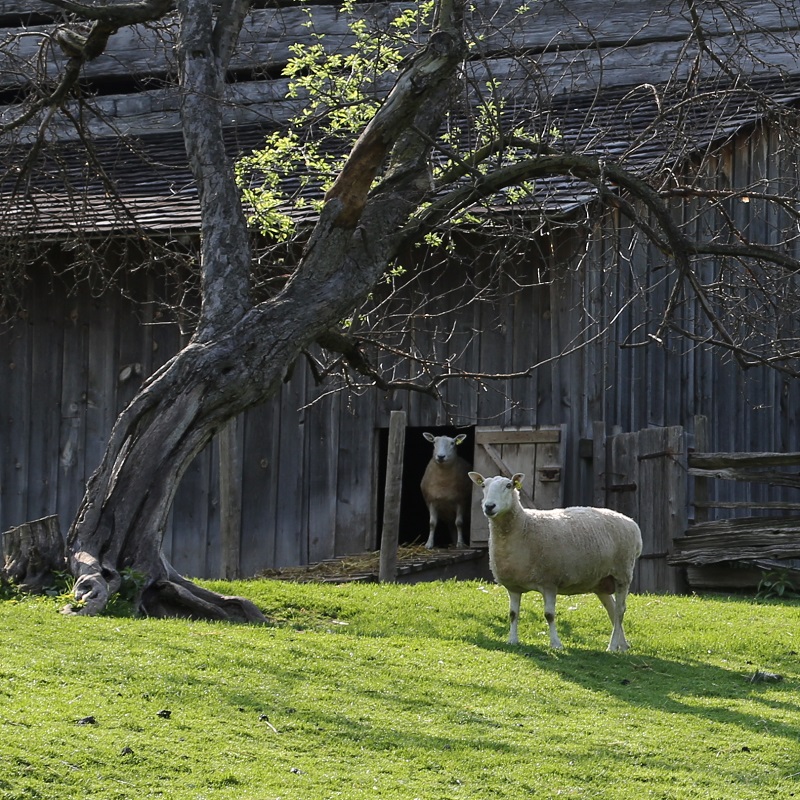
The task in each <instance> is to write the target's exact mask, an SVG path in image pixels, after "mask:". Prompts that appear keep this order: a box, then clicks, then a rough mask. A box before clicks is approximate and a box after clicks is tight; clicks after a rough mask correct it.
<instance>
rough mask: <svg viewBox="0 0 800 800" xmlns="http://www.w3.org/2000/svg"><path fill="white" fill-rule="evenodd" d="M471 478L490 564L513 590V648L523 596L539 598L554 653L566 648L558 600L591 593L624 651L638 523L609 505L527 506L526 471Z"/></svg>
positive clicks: (638, 541)
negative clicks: (478, 491) (523, 494)
mask: <svg viewBox="0 0 800 800" xmlns="http://www.w3.org/2000/svg"><path fill="white" fill-rule="evenodd" d="M469 477H470V478H471V479H472V482H473V483H475V484H476V485H477V486H480V487H482V488H483V500H482V503H481V505H482V508H483V513H484V514H485V516H486V518H487V519H488V521H489V565H490V567H491V570H492V574H493V575H494V577H495V580H496V581H497V582H498V583H499V584H501V585H502V586H504V587H505V588H506V590H507V591H508V598H509V605H510V610H509V617H510V619H511V631H510V633H509V636H508V642H509V644H518V643H519V638H518V636H517V622H518V620H519V606H520V600H521V599H522V594H523V593H524V592H529V591H537V592H540V593H541V594H542V597H543V598H544V616H545V619H546V620H547V624H548V626H549V628H550V646H551V647H555V648H560V647H561V646H562V645H561V640H560V639H559V638H558V632H557V631H556V595H559V594H562V595H563V594H584V593H587V592H594V593H595V594H596V595H597V597H598V598H599V599H600V602H601V603H602V604H603V606H604V607H605V610H606V611H607V612H608V616H609V619H610V620H611V623H612V625H613V630H612V633H611V642H610V644H609V645H608V649H609V650H627V649H628V642H627V640H626V638H625V631H624V630H623V628H622V620H623V617H624V616H625V607H626V601H627V597H628V591H629V589H630V584H631V580H632V579H633V568H634V565H635V564H636V559H637V558H638V557H639V555H640V554H641V552H642V534H641V531H640V530H639V526H638V525H637V524H636V523H635V522H634V521H633V520H632V519H631V518H630V517H626V516H625V515H624V514H620V513H618V512H616V511H611V510H610V509H608V508H584V507H573V508H559V509H553V510H551V511H540V510H538V509H532V508H527V509H526V508H523V507H522V504H521V503H520V500H519V490H520V489H521V488H522V482H523V480H524V479H525V476H524V475H523V474H521V473H517V474H516V475H514V476H512V477H511V479H509V478H506V477H503V476H498V477H495V478H484V477H483V476H482V475H481V474H480V473H478V472H470V473H469ZM615 598H616V599H615Z"/></svg>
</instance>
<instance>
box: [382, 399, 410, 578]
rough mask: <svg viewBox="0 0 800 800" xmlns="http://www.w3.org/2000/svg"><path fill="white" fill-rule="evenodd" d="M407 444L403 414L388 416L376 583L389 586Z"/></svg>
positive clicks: (393, 568) (394, 564) (394, 575)
mask: <svg viewBox="0 0 800 800" xmlns="http://www.w3.org/2000/svg"><path fill="white" fill-rule="evenodd" d="M405 441H406V413H405V411H392V413H391V415H390V417H389V445H388V448H387V453H386V487H385V491H384V501H383V525H382V527H381V552H380V565H379V570H378V580H379V581H380V582H381V583H390V582H392V581H394V580H395V579H396V578H397V543H398V541H399V534H400V498H401V495H402V484H403V454H404V451H405Z"/></svg>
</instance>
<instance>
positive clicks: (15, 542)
mask: <svg viewBox="0 0 800 800" xmlns="http://www.w3.org/2000/svg"><path fill="white" fill-rule="evenodd" d="M3 550H4V552H5V563H4V564H3V570H2V577H3V578H4V579H5V580H7V581H9V582H10V583H13V584H14V585H15V586H16V587H17V588H19V589H20V590H22V591H23V592H42V591H43V590H44V589H46V588H47V587H49V586H52V585H53V582H54V579H53V573H55V572H61V571H64V570H66V569H67V560H66V556H65V554H64V539H63V537H62V536H61V526H60V525H59V522H58V517H57V516H56V515H53V516H49V517H42V519H35V520H33V521H32V522H26V523H24V524H22V525H18V526H17V527H16V528H11V529H10V530H7V531H5V533H3Z"/></svg>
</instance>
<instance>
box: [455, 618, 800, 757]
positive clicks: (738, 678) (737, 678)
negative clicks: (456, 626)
mask: <svg viewBox="0 0 800 800" xmlns="http://www.w3.org/2000/svg"><path fill="white" fill-rule="evenodd" d="M542 623H543V625H544V620H542ZM492 627H493V630H494V633H493V634H492V635H488V634H487V635H486V636H475V637H473V638H472V639H471V642H472V643H473V644H474V645H476V646H477V647H480V648H482V649H485V650H495V651H504V652H507V653H512V654H514V655H516V656H518V657H519V658H520V660H524V661H527V662H529V663H530V665H531V669H538V670H543V671H546V672H549V673H552V674H554V675H557V676H558V677H560V678H561V679H563V680H566V681H569V682H570V683H574V684H575V685H576V686H580V687H581V688H582V689H585V690H588V691H590V692H593V693H597V694H600V695H607V696H610V697H613V698H614V699H616V700H618V701H621V702H623V703H627V704H629V705H631V706H635V707H639V708H643V709H648V710H659V711H663V712H667V713H671V714H676V715H691V716H696V717H702V718H703V719H706V720H709V721H711V722H718V723H721V724H725V725H731V724H734V725H737V726H739V727H740V728H742V729H743V730H746V731H751V732H753V733H757V734H763V733H764V732H765V730H768V731H769V733H770V735H775V736H781V737H785V738H787V739H790V740H791V741H792V742H793V743H794V742H797V741H798V739H799V738H800V724H797V723H793V722H788V721H785V720H780V719H778V716H780V714H779V713H777V712H781V713H782V714H784V715H785V714H789V715H793V717H794V719H795V720H800V700H799V699H798V694H797V687H796V685H795V684H794V683H793V682H792V681H790V680H789V681H784V680H783V679H782V678H781V679H780V680H776V679H774V676H771V678H768V679H767V680H765V681H763V682H762V681H760V680H756V681H753V680H752V678H753V675H754V674H755V673H756V672H757V670H756V667H755V666H754V665H752V666H751V665H749V664H748V670H747V671H743V670H742V669H741V668H735V667H731V668H730V669H728V668H725V667H723V666H719V665H716V664H709V663H708V662H705V661H703V660H702V659H701V658H692V657H687V658H685V659H677V658H673V659H671V658H664V657H662V656H658V655H655V654H653V653H648V652H646V651H641V650H639V651H637V649H636V647H635V646H634V647H633V648H632V649H631V650H629V651H628V652H626V653H609V652H607V651H606V650H604V649H603V650H597V649H594V648H592V649H590V646H589V645H588V644H586V643H581V644H579V645H578V646H574V645H573V646H569V645H567V646H566V647H565V649H564V650H552V649H551V648H550V647H549V645H548V644H547V637H546V636H544V637H543V642H542V644H541V645H529V644H519V645H509V644H507V643H506V641H505V640H506V636H507V633H508V631H507V627H506V626H505V625H503V624H497V625H493V626H492ZM559 634H560V635H561V638H562V640H563V641H564V642H565V644H566V643H568V642H570V640H573V642H574V636H573V631H572V627H571V626H570V625H569V623H568V622H566V621H562V622H561V623H560V624H559ZM767 694H768V695H769V696H766V695H767ZM776 695H778V696H779V698H780V699H778V698H777V697H776ZM726 700H727V701H730V703H731V707H726V706H725V701H726ZM743 700H746V701H749V702H751V703H755V704H756V710H754V711H753V713H749V712H745V711H742V710H741V708H735V707H733V706H734V705H738V704H739V702H740V701H743ZM759 707H760V708H761V709H763V710H764V712H767V710H768V709H769V710H771V711H773V712H776V713H775V714H770V715H769V717H770V719H769V720H768V721H767V720H766V719H765V714H764V713H760V711H759V710H758V709H759Z"/></svg>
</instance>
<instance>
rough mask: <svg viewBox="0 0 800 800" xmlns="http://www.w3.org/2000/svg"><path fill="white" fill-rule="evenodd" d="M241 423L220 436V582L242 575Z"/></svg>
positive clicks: (228, 426) (232, 422)
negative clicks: (240, 560)
mask: <svg viewBox="0 0 800 800" xmlns="http://www.w3.org/2000/svg"><path fill="white" fill-rule="evenodd" d="M240 427H241V426H240V424H239V420H238V419H232V420H230V421H229V422H228V423H227V424H226V425H225V426H224V427H223V428H222V430H221V431H220V432H219V433H218V434H217V437H216V438H217V449H218V460H219V506H220V513H219V517H220V519H219V529H220V551H221V552H220V575H219V576H220V578H224V579H225V580H233V579H234V578H238V577H239V576H240V574H241V572H240V565H239V557H240V550H241V539H242V459H241V442H240V441H239V433H240Z"/></svg>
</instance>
